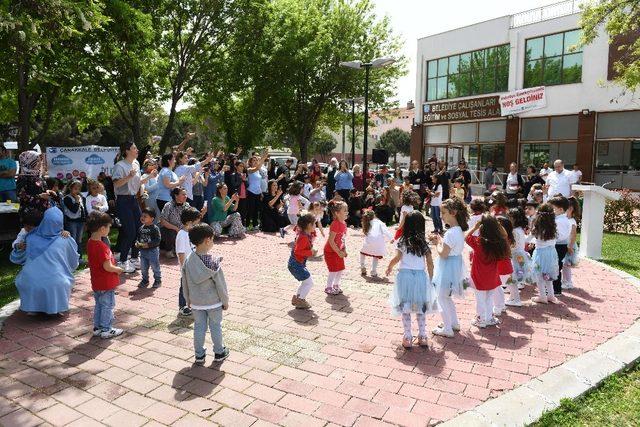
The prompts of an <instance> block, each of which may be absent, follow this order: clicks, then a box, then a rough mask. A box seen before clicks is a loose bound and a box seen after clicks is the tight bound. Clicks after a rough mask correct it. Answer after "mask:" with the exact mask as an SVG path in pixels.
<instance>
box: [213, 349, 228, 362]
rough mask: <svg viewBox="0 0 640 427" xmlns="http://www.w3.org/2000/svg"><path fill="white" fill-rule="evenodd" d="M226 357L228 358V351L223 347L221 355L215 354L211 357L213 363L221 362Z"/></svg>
mask: <svg viewBox="0 0 640 427" xmlns="http://www.w3.org/2000/svg"><path fill="white" fill-rule="evenodd" d="M227 357H229V350H227V347H225V348H224V349H223V350H222V353H216V354H215V355H214V357H213V361H214V362H222V361H223V360H224V359H226V358H227Z"/></svg>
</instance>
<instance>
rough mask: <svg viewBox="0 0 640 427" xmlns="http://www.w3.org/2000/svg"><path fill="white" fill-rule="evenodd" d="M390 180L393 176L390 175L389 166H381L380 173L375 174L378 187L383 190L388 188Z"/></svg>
mask: <svg viewBox="0 0 640 427" xmlns="http://www.w3.org/2000/svg"><path fill="white" fill-rule="evenodd" d="M388 178H391V174H390V173H389V166H387V165H382V166H380V169H379V170H378V173H377V174H375V176H374V179H375V182H376V185H377V186H378V187H381V188H384V187H386V186H387V179H388ZM383 222H384V221H383Z"/></svg>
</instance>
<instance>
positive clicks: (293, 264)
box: [287, 213, 316, 310]
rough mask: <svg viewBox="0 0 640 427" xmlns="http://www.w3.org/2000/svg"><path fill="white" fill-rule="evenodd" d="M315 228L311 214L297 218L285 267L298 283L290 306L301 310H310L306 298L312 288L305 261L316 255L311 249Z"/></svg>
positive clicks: (314, 219)
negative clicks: (295, 234) (294, 234)
mask: <svg viewBox="0 0 640 427" xmlns="http://www.w3.org/2000/svg"><path fill="white" fill-rule="evenodd" d="M315 227H316V217H315V216H314V215H313V214H312V213H306V214H304V215H302V216H300V218H298V227H297V229H298V235H297V236H296V242H295V244H294V246H293V250H292V251H291V256H290V257H289V263H288V265H287V267H288V268H289V272H290V273H291V275H292V276H293V277H294V278H295V279H296V280H297V281H299V282H300V286H298V290H297V291H296V293H295V294H294V295H293V297H292V298H291V305H293V306H294V307H295V308H300V309H303V310H306V309H308V308H311V304H309V303H308V302H307V300H306V298H307V295H309V291H311V287H312V286H313V279H312V278H311V273H310V272H309V269H307V259H309V258H310V257H312V256H314V255H315V253H316V250H315V249H313V239H314V238H315V237H316V233H315Z"/></svg>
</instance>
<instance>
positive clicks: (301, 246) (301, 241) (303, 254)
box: [293, 233, 315, 263]
mask: <svg viewBox="0 0 640 427" xmlns="http://www.w3.org/2000/svg"><path fill="white" fill-rule="evenodd" d="M314 237H315V233H313V234H311V235H309V234H306V233H299V234H298V237H297V238H296V244H295V246H294V247H293V256H294V257H295V258H296V261H298V262H299V263H303V262H304V260H306V259H307V258H309V257H310V256H311V255H313V238H314Z"/></svg>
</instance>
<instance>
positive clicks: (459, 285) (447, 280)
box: [431, 197, 470, 338]
mask: <svg viewBox="0 0 640 427" xmlns="http://www.w3.org/2000/svg"><path fill="white" fill-rule="evenodd" d="M440 212H441V215H442V221H443V222H444V223H445V224H447V225H448V226H449V229H448V230H447V231H446V232H445V233H444V237H440V236H439V235H437V234H433V235H432V237H431V238H432V239H433V240H434V241H435V242H437V245H438V246H437V251H438V262H437V264H436V268H435V272H434V276H433V284H434V285H435V287H436V292H437V295H438V305H439V306H440V313H441V315H442V323H441V324H440V325H439V326H438V327H437V328H435V329H434V330H433V334H434V335H439V336H442V337H447V338H452V337H453V333H454V331H459V330H460V322H459V321H458V314H457V313H456V306H455V304H454V303H453V299H452V297H458V298H463V297H464V291H465V289H466V288H467V287H469V284H470V282H469V275H468V273H467V268H466V267H465V265H464V262H463V260H462V250H463V249H464V232H465V231H467V229H468V228H469V226H468V225H467V222H468V221H469V211H468V210H467V205H465V203H464V202H463V201H462V199H459V198H457V197H454V198H451V199H448V200H445V201H444V202H442V207H441V210H440Z"/></svg>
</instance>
